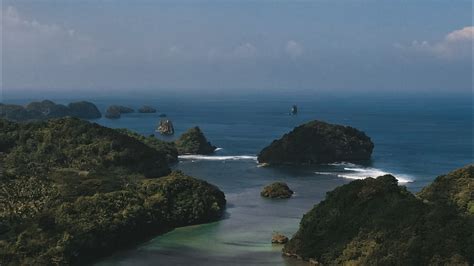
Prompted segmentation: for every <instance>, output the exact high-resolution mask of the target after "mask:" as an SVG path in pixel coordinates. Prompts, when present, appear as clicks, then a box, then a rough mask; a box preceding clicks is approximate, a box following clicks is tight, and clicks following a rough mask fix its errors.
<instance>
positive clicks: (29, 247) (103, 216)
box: [0, 118, 226, 265]
mask: <svg viewBox="0 0 474 266" xmlns="http://www.w3.org/2000/svg"><path fill="white" fill-rule="evenodd" d="M0 128H1V129H2V130H0V153H1V154H2V156H1V157H0V159H1V160H2V161H1V163H2V168H3V169H2V170H3V173H4V174H3V175H2V176H1V180H0V181H1V182H0V264H2V265H55V264H59V265H71V264H72V265H83V264H89V263H91V261H92V260H94V259H96V258H97V257H99V256H103V255H104V254H110V253H111V252H113V251H115V250H117V249H120V248H123V247H125V246H129V245H131V244H134V243H138V242H140V241H143V240H145V239H147V238H149V237H150V236H153V235H156V234H160V233H164V232H167V231H169V230H172V229H173V228H175V227H179V226H186V225H193V224H199V223H205V222H211V221H215V220H217V219H219V218H220V217H221V216H222V214H223V213H224V210H225V205H226V200H225V196H224V193H223V192H222V191H220V190H219V189H218V188H217V187H215V186H213V185H211V184H209V183H207V182H205V181H202V180H198V179H195V178H192V177H189V176H186V175H185V174H183V173H181V172H172V173H170V169H169V167H168V164H167V162H166V159H165V156H164V154H165V153H166V152H167V151H166V149H165V150H161V147H162V146H160V145H155V144H156V143H152V141H151V140H148V139H147V140H146V141H147V142H148V143H143V142H141V141H140V138H137V137H134V136H130V135H133V134H132V133H130V134H128V133H127V134H124V133H123V132H121V131H120V130H115V129H110V128H106V127H102V126H100V125H98V124H95V123H89V122H87V121H83V120H79V119H76V118H61V119H51V120H48V121H47V122H38V123H23V124H19V123H14V122H10V121H7V120H3V119H0ZM24 136H28V138H25V137H24ZM52 140H54V141H52Z"/></svg>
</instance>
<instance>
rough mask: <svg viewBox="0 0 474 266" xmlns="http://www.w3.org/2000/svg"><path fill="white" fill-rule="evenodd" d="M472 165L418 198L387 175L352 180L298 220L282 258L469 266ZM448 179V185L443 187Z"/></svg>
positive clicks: (473, 227)
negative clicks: (295, 257) (284, 256)
mask: <svg viewBox="0 0 474 266" xmlns="http://www.w3.org/2000/svg"><path fill="white" fill-rule="evenodd" d="M473 179H474V175H473V166H467V167H465V168H462V169H459V170H456V171H454V172H452V173H450V174H448V175H445V176H441V177H438V178H437V179H436V180H435V181H434V182H433V184H431V185H429V186H428V187H426V188H425V189H423V191H422V192H421V193H419V194H418V197H416V196H415V195H413V194H412V193H410V192H409V191H407V189H406V188H405V187H400V186H398V184H397V180H396V179H395V177H393V176H391V175H385V176H380V177H378V178H376V179H374V178H367V179H364V180H356V181H352V182H350V183H349V184H346V185H343V186H340V187H338V188H336V189H334V190H333V191H331V192H328V193H327V196H326V199H325V200H323V201H322V202H320V203H319V204H317V205H316V206H315V207H314V208H313V209H312V210H311V211H310V212H308V213H307V214H305V215H304V216H303V219H302V220H301V223H300V228H299V230H298V232H297V233H296V234H295V235H294V236H293V238H292V239H290V241H289V242H288V243H287V244H286V245H285V247H284V249H283V252H284V254H290V255H295V256H299V257H301V258H302V259H304V260H309V258H313V259H314V260H316V261H317V262H319V263H321V264H323V265H326V264H329V265H333V264H334V265H340V264H346V263H349V264H352V265H375V264H377V265H395V264H396V265H468V264H470V263H472V262H473V261H474V241H473V239H474V238H473V236H474V216H473V214H472V213H471V212H469V211H468V212H466V211H465V210H466V209H468V207H467V206H469V205H470V204H472V202H473V200H474V199H473V198H474V197H472V195H473V194H474V188H473V187H470V185H468V186H467V187H466V186H464V185H463V184H472V183H471V182H472V180H473ZM448 180H449V181H448Z"/></svg>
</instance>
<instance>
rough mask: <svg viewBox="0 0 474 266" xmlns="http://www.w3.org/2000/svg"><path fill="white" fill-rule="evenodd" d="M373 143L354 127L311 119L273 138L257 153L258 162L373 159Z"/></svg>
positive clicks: (293, 162)
mask: <svg viewBox="0 0 474 266" xmlns="http://www.w3.org/2000/svg"><path fill="white" fill-rule="evenodd" d="M373 149H374V144H373V143H372V141H371V139H370V138H369V137H368V136H367V135H366V134H365V133H364V132H362V131H360V130H357V129H355V128H353V127H349V126H342V125H334V124H329V123H326V122H322V121H312V122H309V123H306V124H303V125H301V126H298V127H296V128H294V129H293V130H292V131H291V132H289V133H287V134H285V135H284V136H283V137H282V138H280V139H278V140H274V141H273V142H272V143H271V144H270V145H269V146H267V147H266V148H264V149H263V150H262V151H261V152H260V153H259V154H258V161H259V163H267V164H270V165H272V164H321V163H333V162H341V161H345V162H354V161H366V160H369V159H370V156H371V154H372V150H373Z"/></svg>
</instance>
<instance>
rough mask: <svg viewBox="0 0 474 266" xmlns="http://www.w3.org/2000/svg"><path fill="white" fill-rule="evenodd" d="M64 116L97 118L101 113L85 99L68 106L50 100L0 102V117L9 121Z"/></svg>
mask: <svg viewBox="0 0 474 266" xmlns="http://www.w3.org/2000/svg"><path fill="white" fill-rule="evenodd" d="M66 116H72V117H77V118H82V119H97V118H100V117H102V114H101V113H100V111H99V109H98V108H97V106H95V105H94V104H93V103H91V102H87V101H80V102H72V103H69V104H68V106H65V105H62V104H56V103H54V102H53V101H50V100H44V101H41V102H31V103H29V104H27V105H26V106H21V105H15V104H0V118H4V119H7V120H11V121H18V122H23V121H34V120H46V119H50V118H60V117H66Z"/></svg>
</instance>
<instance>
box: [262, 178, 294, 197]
mask: <svg viewBox="0 0 474 266" xmlns="http://www.w3.org/2000/svg"><path fill="white" fill-rule="evenodd" d="M260 195H261V196H262V197H266V198H278V199H287V198H290V197H291V195H293V191H292V190H291V189H290V188H289V187H288V185H287V184H286V183H283V182H275V183H272V184H270V185H268V186H266V187H264V188H263V190H262V192H260Z"/></svg>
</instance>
